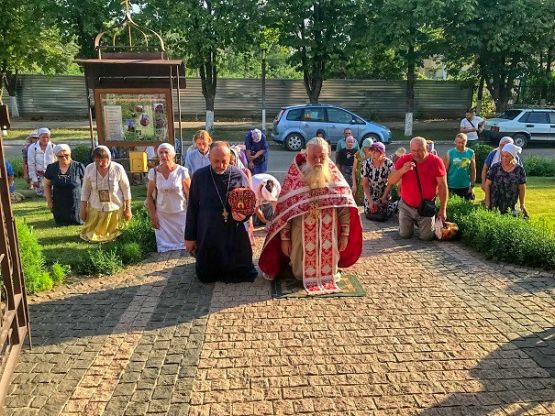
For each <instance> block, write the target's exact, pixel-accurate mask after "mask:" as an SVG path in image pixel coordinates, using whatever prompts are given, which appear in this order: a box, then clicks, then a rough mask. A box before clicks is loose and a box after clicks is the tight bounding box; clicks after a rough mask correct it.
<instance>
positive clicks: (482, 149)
mask: <svg viewBox="0 0 555 416" xmlns="http://www.w3.org/2000/svg"><path fill="white" fill-rule="evenodd" d="M492 150H493V147H492V146H490V145H488V144H482V143H478V144H477V145H476V146H474V154H475V156H476V182H482V176H481V175H482V166H484V161H485V160H486V157H487V156H488V154H489V152H491V151H492Z"/></svg>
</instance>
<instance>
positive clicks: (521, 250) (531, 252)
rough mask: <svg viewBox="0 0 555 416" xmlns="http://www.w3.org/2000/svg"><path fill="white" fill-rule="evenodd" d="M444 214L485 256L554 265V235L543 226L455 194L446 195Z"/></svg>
mask: <svg viewBox="0 0 555 416" xmlns="http://www.w3.org/2000/svg"><path fill="white" fill-rule="evenodd" d="M448 215H449V218H450V219H451V220H452V221H454V222H455V223H457V225H458V226H459V230H460V235H461V238H462V240H463V241H464V243H465V244H466V245H468V246H470V247H472V248H474V249H476V251H478V252H480V253H482V254H484V255H485V256H486V257H487V258H490V259H494V260H499V261H504V262H507V263H514V264H519V265H523V266H533V267H540V268H544V269H548V270H553V269H555V235H554V234H553V233H552V232H550V231H549V230H548V229H547V228H545V227H539V226H538V225H536V224H535V223H532V222H529V221H526V220H524V219H523V218H522V217H513V216H512V215H501V214H499V213H497V212H494V211H489V210H486V209H485V208H483V207H482V206H481V205H478V204H473V203H469V202H466V201H464V200H463V199H461V198H458V197H453V198H450V199H449V204H448Z"/></svg>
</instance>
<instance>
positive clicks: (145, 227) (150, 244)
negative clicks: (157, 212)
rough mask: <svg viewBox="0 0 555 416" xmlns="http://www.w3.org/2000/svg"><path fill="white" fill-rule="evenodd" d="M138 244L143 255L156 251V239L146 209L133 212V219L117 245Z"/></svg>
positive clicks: (141, 208)
mask: <svg viewBox="0 0 555 416" xmlns="http://www.w3.org/2000/svg"><path fill="white" fill-rule="evenodd" d="M118 242H119V243H120V244H125V243H138V244H139V246H140V247H141V250H142V252H143V253H149V252H152V251H156V237H155V236H154V231H153V229H152V225H151V223H150V217H149V216H148V212H147V210H146V208H144V207H140V208H138V209H137V210H134V211H133V218H132V219H131V221H130V222H129V224H128V225H127V228H126V229H125V230H123V233H122V235H121V236H120V237H119V239H118V240H116V243H118Z"/></svg>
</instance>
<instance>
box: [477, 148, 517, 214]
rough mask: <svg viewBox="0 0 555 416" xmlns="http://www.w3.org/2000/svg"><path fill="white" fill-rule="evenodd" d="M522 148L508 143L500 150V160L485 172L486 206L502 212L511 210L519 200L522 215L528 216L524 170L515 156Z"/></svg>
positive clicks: (512, 210)
mask: <svg viewBox="0 0 555 416" xmlns="http://www.w3.org/2000/svg"><path fill="white" fill-rule="evenodd" d="M521 151H522V148H520V147H518V146H515V145H514V144H512V143H508V144H506V145H505V146H504V147H503V150H502V151H501V161H500V162H499V163H496V164H494V165H493V166H492V167H491V168H490V170H489V171H488V173H487V177H486V183H485V189H484V190H485V192H486V207H487V208H488V209H497V210H499V211H500V212H501V213H502V214H506V213H508V212H512V213H513V214H515V213H516V212H515V210H514V206H515V204H516V201H517V200H518V201H520V210H521V211H522V214H523V215H524V217H525V218H526V217H528V211H527V210H526V205H525V201H524V200H525V197H526V172H525V170H524V168H523V167H522V166H520V165H519V164H518V162H517V156H518V154H519V153H520V152H521Z"/></svg>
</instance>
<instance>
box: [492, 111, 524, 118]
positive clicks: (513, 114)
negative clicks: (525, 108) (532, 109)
mask: <svg viewBox="0 0 555 416" xmlns="http://www.w3.org/2000/svg"><path fill="white" fill-rule="evenodd" d="M520 113H521V111H520V110H507V111H505V112H504V113H501V114H499V115H498V116H497V118H504V119H506V120H514V119H515V117H516V116H518V115H519V114H520Z"/></svg>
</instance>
